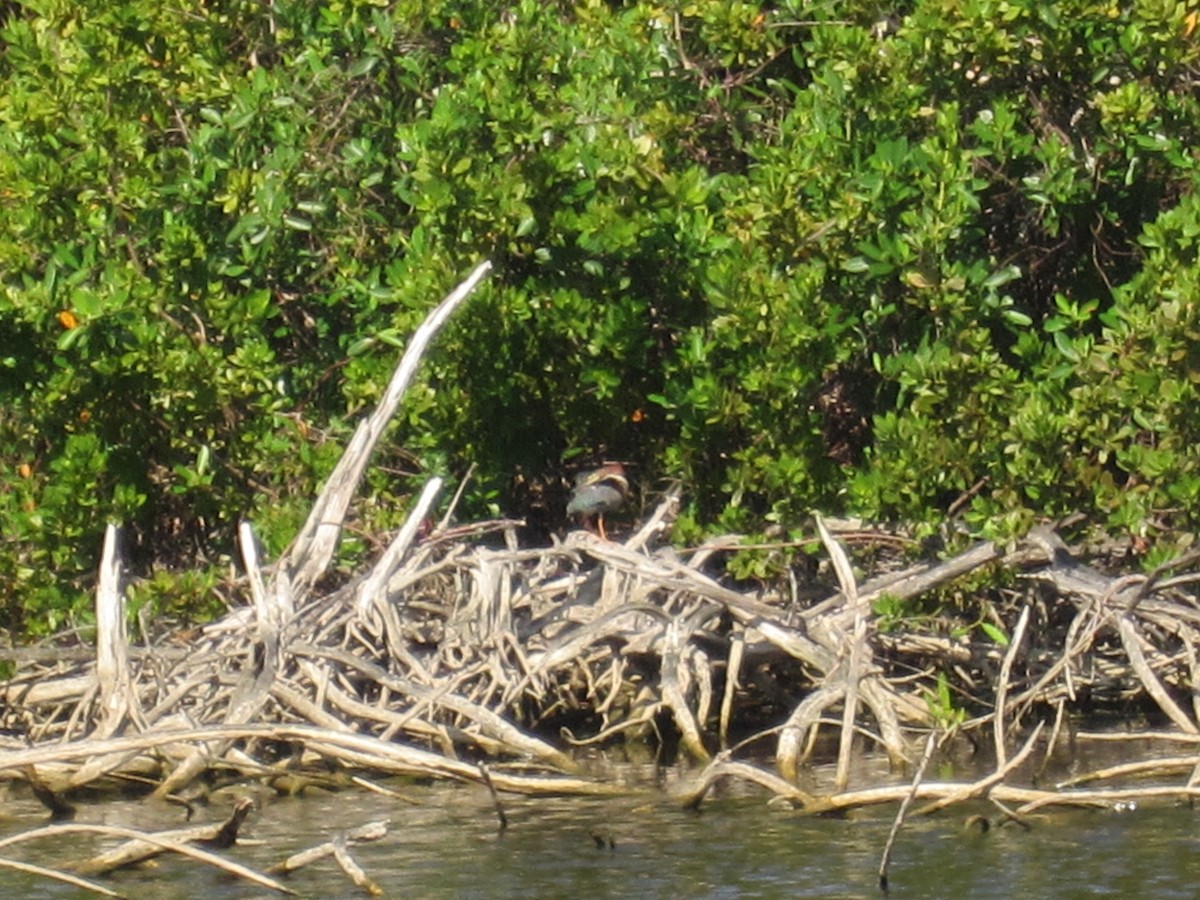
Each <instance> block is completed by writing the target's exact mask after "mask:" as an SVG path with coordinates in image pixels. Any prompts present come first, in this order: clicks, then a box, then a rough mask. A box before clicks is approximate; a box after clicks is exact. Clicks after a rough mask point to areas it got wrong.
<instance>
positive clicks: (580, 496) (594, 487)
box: [567, 463, 629, 540]
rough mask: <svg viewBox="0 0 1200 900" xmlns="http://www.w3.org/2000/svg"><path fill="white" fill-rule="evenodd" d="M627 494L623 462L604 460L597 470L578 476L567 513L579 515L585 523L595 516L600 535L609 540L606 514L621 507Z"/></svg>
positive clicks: (627, 480)
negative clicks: (605, 525) (605, 524)
mask: <svg viewBox="0 0 1200 900" xmlns="http://www.w3.org/2000/svg"><path fill="white" fill-rule="evenodd" d="M628 496H629V479H628V478H626V477H625V467H624V466H623V465H621V464H620V463H605V464H604V465H602V466H601V467H600V468H598V469H594V470H592V471H590V472H580V473H579V474H578V475H576V476H575V487H573V488H572V489H571V497H570V501H569V502H568V503H567V515H568V516H579V517H580V519H581V520H582V521H583V523H584V525H585V526H586V524H587V522H588V520H590V519H591V518H592V517H593V516H595V517H596V527H597V528H598V529H599V531H600V537H601V538H602V539H603V540H608V536H607V535H606V534H605V533H604V514H605V513H610V512H613V511H615V510H618V509H620V508H621V506H622V504H624V502H625V498H626V497H628Z"/></svg>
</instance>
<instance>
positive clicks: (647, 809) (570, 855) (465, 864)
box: [0, 785, 1200, 900]
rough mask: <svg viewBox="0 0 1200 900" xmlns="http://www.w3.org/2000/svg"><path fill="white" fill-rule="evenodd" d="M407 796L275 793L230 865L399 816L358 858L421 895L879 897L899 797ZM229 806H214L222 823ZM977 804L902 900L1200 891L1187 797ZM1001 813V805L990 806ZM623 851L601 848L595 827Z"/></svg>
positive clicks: (142, 812) (945, 827) (172, 821)
mask: <svg viewBox="0 0 1200 900" xmlns="http://www.w3.org/2000/svg"><path fill="white" fill-rule="evenodd" d="M398 789H399V790H401V791H402V792H403V793H404V795H405V797H406V798H407V800H408V801H409V802H400V801H397V800H395V799H391V798H385V797H381V796H378V795H374V794H367V793H360V792H357V791H355V792H346V793H342V794H321V793H317V794H314V795H310V796H306V797H301V798H275V797H273V796H264V797H263V798H262V808H261V809H260V810H259V811H258V812H256V813H252V814H251V817H250V819H249V820H248V822H247V827H246V828H245V829H244V831H243V838H244V839H247V843H245V844H244V845H243V844H239V846H237V847H235V848H233V849H232V850H231V851H228V855H229V857H230V858H232V859H235V860H237V861H238V862H242V863H244V864H246V865H249V866H251V867H254V868H257V869H259V870H262V869H265V868H266V867H267V866H269V865H271V864H272V863H275V862H278V861H279V860H281V859H283V858H284V857H286V856H288V855H290V854H291V853H294V852H296V851H298V850H300V849H303V848H305V847H308V846H311V845H313V844H316V843H320V842H322V841H324V840H327V839H329V837H330V836H331V835H332V834H333V833H335V832H336V831H338V830H342V829H349V828H353V827H355V826H358V825H362V824H364V823H366V822H368V821H372V820H377V819H390V820H391V829H390V832H389V834H388V836H387V837H386V838H385V839H384V840H382V841H380V842H378V843H375V844H361V845H358V846H357V847H355V848H354V849H353V851H352V852H353V854H354V856H355V858H356V859H357V861H358V862H359V864H360V865H362V866H363V867H364V868H365V869H366V871H367V873H368V874H369V875H370V876H371V877H372V878H373V879H374V880H375V881H376V882H377V883H378V884H379V885H380V886H381V887H382V888H383V890H384V893H385V896H395V897H414V898H492V897H497V898H507V897H511V898H560V897H561V898H575V897H588V898H592V897H595V898H604V897H622V898H625V897H655V898H658V897H662V898H676V897H678V898H685V897H686V898H714V900H716V898H752V897H763V898H773V897H789V898H795V897H812V898H880V897H883V896H884V895H882V894H881V893H880V891H879V890H878V885H877V870H878V866H879V857H880V853H881V852H882V849H883V846H884V843H885V841H886V839H887V833H888V830H889V828H890V826H891V821H892V817H893V816H894V814H895V807H894V806H890V805H889V806H883V807H878V808H872V809H869V810H864V811H860V812H858V813H854V814H851V815H849V816H847V817H843V818H821V819H813V818H805V817H802V816H799V815H797V814H796V813H795V812H793V811H790V810H786V809H782V808H778V807H776V806H773V805H771V804H768V803H767V802H766V798H765V797H764V796H762V795H760V794H756V793H744V792H743V793H741V795H740V796H727V797H722V798H718V799H715V800H712V801H710V802H708V803H706V804H705V805H704V807H703V809H702V811H701V812H700V813H692V812H687V811H684V810H681V809H679V808H677V806H676V805H674V804H672V803H670V802H669V801H668V800H667V799H666V798H665V796H664V795H663V794H662V793H660V792H655V791H646V792H644V793H641V794H639V795H638V796H635V797H623V798H619V799H615V800H614V799H604V800H597V799H539V798H528V797H505V798H504V802H505V805H506V810H507V813H508V817H509V827H508V829H507V830H506V831H505V832H504V833H502V834H501V833H499V831H498V827H497V819H496V815H495V811H494V809H493V807H492V805H491V802H490V799H489V798H488V796H487V793H486V791H485V790H484V789H482V788H477V787H472V786H459V785H434V786H416V787H411V786H401V787H399V788H398ZM220 812H221V811H219V810H217V809H213V810H212V812H211V813H209V814H208V815H211V817H213V818H217V817H219V814H220ZM970 812H982V813H984V814H988V813H989V808H988V807H986V806H984V805H980V806H977V807H973V808H972V809H970V810H968V809H965V808H957V809H954V810H951V811H949V812H945V813H942V814H940V815H938V816H936V817H931V818H925V819H920V820H915V821H912V822H910V823H908V824H907V825H906V826H905V828H904V830H903V831H902V832H901V835H900V838H899V840H898V842H897V844H896V847H895V849H894V851H893V860H892V865H891V869H890V882H891V890H890V894H889V895H887V896H888V897H889V898H910V897H912V898H917V897H919V898H941V897H944V898H955V900H958V898H964V897H971V898H983V900H988V898H997V900H1000V898H1004V900H1007V898H1011V897H1022V898H1056V900H1057V898H1074V897H1089V898H1093V897H1132V896H1139V895H1140V896H1144V897H1153V898H1174V897H1180V898H1184V897H1186V898H1193V897H1195V896H1196V893H1197V888H1196V885H1197V884H1200V850H1198V847H1197V836H1198V832H1200V825H1198V822H1197V818H1196V814H1194V813H1193V812H1192V811H1191V810H1189V809H1187V808H1184V807H1176V806H1171V805H1158V806H1150V805H1145V804H1143V805H1141V806H1140V807H1139V808H1137V809H1136V810H1134V811H1131V812H1124V813H1113V812H1100V811H1091V810H1086V811H1081V810H1068V811H1063V810H1057V811H1051V812H1048V813H1046V814H1045V815H1044V816H1040V817H1037V818H1035V819H1034V823H1035V824H1034V827H1033V828H1032V829H1030V830H1024V829H1021V828H1018V827H1015V826H1008V827H1004V828H996V827H993V828H992V829H991V830H990V831H989V832H987V833H985V834H981V833H979V832H978V831H972V830H968V829H964V828H963V822H964V819H965V818H966V816H967V815H968V814H969V813H970ZM3 813H4V816H5V817H4V818H3V820H0V831H2V832H3V834H5V835H7V834H11V833H14V832H18V831H25V830H28V829H31V828H33V827H37V826H39V825H41V824H44V822H45V814H44V812H43V811H42V810H41V808H40V807H39V806H38V805H37V804H36V802H35V801H33V800H32V799H31V798H28V797H27V796H25V795H24V794H23V793H21V792H17V793H16V794H15V797H14V799H12V800H9V801H8V802H7V803H6V804H5V805H4V807H3ZM180 818H181V817H180V813H179V810H178V809H177V808H174V807H166V806H155V805H147V804H144V803H136V802H128V803H126V802H111V801H109V802H104V803H99V804H97V805H95V806H87V805H85V806H81V808H80V811H79V815H78V817H77V821H80V822H103V823H105V824H114V825H115V824H123V825H128V826H131V827H141V828H148V829H153V828H169V827H170V828H173V827H180V826H181V825H182V824H183V823H182V822H181V821H180ZM991 818H992V819H993V821H995V820H996V818H997V817H996V816H995V815H994V813H992V814H991ZM593 834H596V835H599V836H601V837H602V838H603V839H604V840H606V841H607V840H608V839H611V840H612V842H613V844H614V846H613V847H612V848H609V847H608V846H607V845H605V846H604V847H597V845H596V842H595V840H593V837H592V835H593ZM101 846H104V847H107V846H111V842H110V841H107V840H104V841H101V840H100V839H97V838H93V837H91V836H78V835H76V836H72V837H69V838H60V839H58V841H57V843H51V842H46V841H42V842H39V843H38V844H36V845H31V844H26V845H21V846H19V847H15V848H7V849H6V850H3V851H0V855H8V856H10V857H13V858H19V859H25V860H28V861H32V862H40V863H43V864H47V865H55V864H62V863H63V861H64V860H65V859H68V858H70V859H78V858H81V857H83V856H86V855H87V854H88V853H89V852H92V851H94V850H95V849H98V848H100V847H101ZM0 879H2V881H0V883H2V884H3V885H4V891H3V894H4V896H12V897H27V898H52V900H61V898H68V897H69V898H74V897H79V896H84V894H82V893H81V892H79V891H78V890H77V889H74V888H70V887H66V886H62V885H57V884H54V883H52V882H48V881H45V880H41V879H35V878H31V877H30V876H27V875H24V874H21V873H5V874H4V875H2V876H0ZM102 881H103V883H105V884H107V885H108V886H109V887H111V888H112V889H114V890H117V891H119V892H121V893H123V894H125V895H126V896H131V897H141V898H176V897H178V898H191V897H197V896H204V897H206V898H251V897H264V896H273V895H271V894H270V893H269V892H266V891H263V890H262V889H259V888H256V887H252V886H249V885H247V884H245V883H244V882H239V881H234V880H232V879H231V878H230V877H229V876H227V875H224V874H222V873H219V872H217V871H216V870H214V869H211V868H208V867H204V866H201V865H200V864H196V863H192V862H188V861H183V860H179V859H176V858H172V857H160V859H159V860H158V861H156V863H155V864H154V865H153V866H152V867H146V868H142V869H138V870H134V871H126V872H120V873H117V874H115V875H114V876H112V877H111V878H109V879H107V880H102ZM287 883H288V884H289V885H290V886H291V887H292V888H293V889H295V890H297V891H298V892H299V893H300V895H301V896H305V897H347V896H361V894H360V893H359V892H358V891H356V889H355V888H353V887H352V886H351V885H350V883H349V881H347V880H346V879H345V877H344V876H343V875H342V874H341V872H340V871H339V870H338V869H337V867H336V865H335V864H334V863H333V861H332V860H326V861H323V862H321V863H318V864H317V865H315V866H313V867H310V868H307V869H303V870H301V871H299V872H298V873H295V874H294V875H292V876H291V877H290V878H289V879H287Z"/></svg>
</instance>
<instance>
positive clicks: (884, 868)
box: [879, 732, 937, 893]
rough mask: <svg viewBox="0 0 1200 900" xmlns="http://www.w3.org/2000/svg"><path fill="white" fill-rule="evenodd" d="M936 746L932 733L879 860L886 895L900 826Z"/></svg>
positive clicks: (880, 884) (880, 885)
mask: <svg viewBox="0 0 1200 900" xmlns="http://www.w3.org/2000/svg"><path fill="white" fill-rule="evenodd" d="M936 746H937V734H936V733H935V732H930V733H929V737H927V738H926V739H925V752H924V753H922V754H921V762H920V763H918V764H917V771H916V774H915V775H913V780H912V787H911V788H910V789H909V791H908V793H907V794H905V795H904V799H903V800H901V801H900V808H899V809H898V810H896V819H895V821H893V822H892V830H891V831H889V832H888V837H887V843H885V844H884V845H883V856H882V857H881V858H880V860H879V889H880V890H881V891H884V892H885V893H886V892H887V889H888V866H889V865H890V864H891V861H892V848H893V847H894V846H895V845H896V835H898V834H899V833H900V826H902V825H903V824H904V817H905V815H906V814H907V813H908V807H909V806H910V805H911V804H912V802H913V798H914V797H916V795H917V789H918V788H919V787H920V786H921V779H922V778H924V777H925V767H926V766H928V765H929V760H930V759H931V758H932V757H933V748H934V747H936Z"/></svg>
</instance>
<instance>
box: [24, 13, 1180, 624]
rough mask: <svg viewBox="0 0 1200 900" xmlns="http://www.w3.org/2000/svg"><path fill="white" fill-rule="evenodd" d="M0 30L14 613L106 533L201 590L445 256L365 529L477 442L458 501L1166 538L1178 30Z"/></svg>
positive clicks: (334, 22) (321, 435)
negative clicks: (530, 492) (493, 269)
mask: <svg viewBox="0 0 1200 900" xmlns="http://www.w3.org/2000/svg"><path fill="white" fill-rule="evenodd" d="M0 19H2V25H3V28H2V31H0V78H2V87H0V91H2V93H0V341H2V342H3V343H2V346H0V465H2V468H0V522H2V528H3V541H4V545H3V548H2V550H0V597H3V598H4V603H5V604H6V607H5V609H6V611H7V612H6V616H5V618H6V619H7V621H8V622H9V623H10V624H17V623H22V624H33V625H36V626H37V627H53V626H55V625H57V624H59V623H60V622H61V621H63V620H64V617H65V616H66V615H68V614H69V613H70V612H71V611H72V609H73V607H74V606H76V605H77V604H79V603H80V602H81V600H82V597H83V592H84V590H85V589H86V588H87V585H88V579H89V578H90V574H91V573H92V572H93V571H94V568H95V563H96V558H97V555H98V545H99V536H100V532H101V530H102V528H103V524H104V522H105V521H106V520H108V519H110V518H111V519H116V520H119V521H122V522H126V523H129V525H130V526H131V530H132V533H133V535H134V538H135V544H136V546H135V548H134V554H135V559H134V561H135V563H136V565H137V566H138V567H139V568H140V569H141V570H142V571H144V572H148V571H151V570H155V569H158V570H169V569H171V568H173V567H175V568H181V569H183V568H186V569H192V570H199V569H202V568H203V566H202V565H201V564H202V563H203V562H205V561H207V562H210V563H212V564H213V566H214V571H217V570H219V567H220V565H221V563H222V560H223V559H226V558H227V556H228V554H229V553H230V550H231V546H232V540H233V532H234V525H235V523H236V520H237V519H238V518H240V517H242V516H249V517H251V518H253V519H254V520H255V522H256V524H257V526H258V528H259V529H260V530H261V531H262V532H263V534H264V535H265V537H266V540H267V542H268V544H269V546H270V548H271V549H273V550H278V549H279V548H280V547H282V546H283V544H285V543H286V541H287V540H288V539H289V537H290V536H291V534H292V533H293V531H294V529H295V528H296V526H297V525H298V523H299V522H300V521H301V519H302V516H303V514H304V512H305V511H306V509H307V507H308V504H309V502H310V499H311V497H312V495H313V493H314V491H315V489H316V486H317V485H318V484H319V482H320V479H321V477H322V476H323V475H324V474H326V473H327V472H328V470H329V468H330V467H331V465H332V462H333V460H334V459H336V455H337V453H338V451H339V448H340V446H341V445H342V443H343V442H344V439H345V437H346V435H347V434H348V431H349V428H350V427H351V426H352V425H353V422H354V420H355V418H356V417H357V416H358V415H360V414H361V412H362V411H363V409H364V408H366V407H367V406H368V405H369V404H370V403H371V402H372V400H373V399H374V398H375V397H376V396H377V394H378V393H379V391H380V390H381V388H382V386H383V384H384V383H385V381H386V378H387V375H388V373H389V372H390V369H391V367H392V366H393V365H394V362H395V360H396V358H397V355H398V352H399V351H398V350H397V349H396V348H397V347H398V346H402V345H403V341H404V339H405V337H406V335H407V334H408V332H409V331H411V329H412V328H413V327H414V326H415V324H416V323H418V322H419V321H420V319H421V318H422V316H423V315H424V313H425V312H426V311H427V310H428V308H429V307H430V306H431V305H432V304H433V303H434V302H436V300H437V299H439V298H440V297H441V296H442V294H443V293H444V292H445V291H446V290H447V289H448V288H450V287H451V286H452V285H453V284H454V283H455V282H456V281H457V279H458V278H459V277H461V276H462V275H464V274H465V273H466V272H467V271H468V269H469V268H470V267H471V265H472V264H473V263H475V262H477V261H478V260H479V259H481V258H484V257H488V258H492V259H493V260H494V261H495V262H496V263H497V266H498V271H497V273H496V275H494V276H493V278H492V280H491V281H490V282H489V284H488V285H487V286H486V287H485V288H484V289H483V290H482V291H481V292H480V294H479V295H478V296H477V297H475V298H473V299H472V301H471V302H470V304H469V305H468V307H467V308H466V309H465V311H464V312H463V313H462V314H461V315H460V317H459V318H458V319H457V320H456V321H455V322H454V323H453V324H452V326H451V327H450V329H449V330H448V331H447V332H446V333H445V334H443V335H442V336H441V337H440V338H439V340H438V346H437V350H436V352H435V353H434V355H433V356H432V357H430V358H429V359H427V360H426V362H425V364H424V369H423V379H422V382H421V385H420V387H419V388H418V389H416V390H415V391H414V392H413V394H412V395H411V396H410V397H409V398H408V401H407V403H406V407H405V414H404V416H403V421H402V422H401V423H400V424H399V426H398V427H397V429H396V432H395V435H394V440H393V442H392V446H391V448H390V449H389V450H388V452H387V453H386V454H385V455H384V457H383V458H381V459H379V460H378V465H377V466H376V467H375V468H374V469H373V470H372V473H371V476H370V480H371V483H370V485H369V486H368V490H367V494H368V497H367V500H366V501H365V502H364V503H363V504H362V507H361V509H360V515H361V517H362V518H361V521H360V522H359V525H360V526H361V531H363V532H368V533H369V532H371V531H374V530H378V529H379V528H382V527H384V526H386V525H388V524H389V523H391V522H394V521H395V520H396V517H397V516H398V515H400V514H401V513H402V511H403V502H402V501H403V498H404V497H405V496H406V495H407V492H408V491H409V490H410V489H411V483H410V479H409V476H411V475H413V474H419V473H424V472H431V471H433V472H439V473H445V474H450V475H457V474H461V473H462V472H463V471H464V470H465V469H466V467H467V465H468V464H469V463H477V464H478V465H479V474H478V478H477V480H476V481H475V482H474V484H475V487H474V488H473V492H472V494H471V495H470V497H469V504H470V505H469V507H468V508H467V509H466V510H465V511H464V514H477V513H480V512H484V511H486V510H487V509H489V508H500V507H502V506H504V505H505V504H506V503H507V502H509V498H507V497H506V489H507V486H508V484H509V482H510V479H511V478H512V476H513V474H514V473H515V472H516V471H518V470H520V471H523V472H525V473H527V474H529V475H534V474H536V473H545V472H557V471H559V470H560V467H561V466H563V465H564V464H569V463H570V462H571V461H572V460H573V459H577V460H583V459H587V458H591V459H595V458H600V457H602V456H608V457H609V458H619V459H624V460H627V461H629V462H631V463H633V464H634V470H635V472H636V473H637V475H638V476H639V477H640V478H641V480H642V482H643V484H644V485H645V486H647V487H653V485H654V484H655V483H656V482H657V480H658V479H660V478H663V477H674V478H680V479H682V480H683V481H684V483H685V484H686V485H687V487H688V498H689V506H688V509H687V510H686V512H685V516H684V518H683V520H682V521H681V523H680V528H681V531H682V533H683V535H684V536H686V537H695V536H696V535H698V534H700V533H703V532H704V531H706V530H711V529H739V530H749V531H761V530H763V529H765V528H768V527H775V528H781V529H783V530H784V531H790V530H793V529H795V528H798V527H799V526H800V525H801V524H802V522H803V518H804V516H805V515H806V513H807V511H808V510H810V509H812V508H814V507H817V508H821V509H824V510H827V511H840V512H851V513H857V514H862V515H865V516H870V517H878V518H902V519H905V520H909V521H916V522H925V523H933V522H938V521H940V520H942V519H944V518H945V516H946V514H947V512H948V510H951V509H952V510H953V511H954V512H955V513H956V514H959V515H961V516H962V518H963V520H964V521H965V523H966V525H967V526H968V527H969V528H970V529H972V530H974V531H976V532H981V533H985V534H991V535H998V536H1003V535H1006V534H1011V533H1014V532H1016V531H1017V530H1019V529H1020V528H1022V527H1023V526H1024V525H1025V524H1027V523H1028V522H1030V521H1032V520H1033V518H1034V517H1035V516H1039V515H1060V514H1064V513H1067V512H1071V511H1080V512H1083V513H1085V514H1086V515H1087V516H1088V517H1089V518H1090V519H1091V520H1092V521H1094V522H1097V523H1099V524H1102V525H1105V526H1107V527H1110V528H1113V529H1123V530H1127V531H1129V532H1132V533H1134V534H1137V535H1139V536H1145V537H1147V538H1148V539H1149V540H1150V541H1151V542H1152V543H1153V542H1155V541H1158V540H1159V539H1160V538H1162V537H1163V536H1170V539H1171V540H1175V539H1176V537H1177V535H1178V534H1179V533H1181V532H1183V531H1186V530H1187V529H1190V528H1193V527H1194V525H1195V523H1196V518H1197V509H1198V508H1200V507H1198V506H1197V503H1196V500H1197V496H1198V494H1200V455H1198V454H1197V451H1196V449H1195V447H1196V444H1197V440H1198V438H1200V425H1198V421H1200V420H1198V419H1197V417H1196V415H1195V414H1194V412H1195V410H1196V409H1197V408H1198V404H1197V399H1198V398H1197V381H1198V379H1200V367H1198V366H1197V352H1198V351H1197V347H1198V346H1200V345H1198V343H1197V330H1198V328H1200V322H1198V316H1197V302H1198V300H1200V263H1198V262H1197V259H1198V257H1200V252H1198V245H1200V200H1198V199H1197V195H1196V192H1195V187H1196V181H1197V173H1196V168H1197V166H1196V163H1197V160H1196V152H1195V150H1194V148H1195V147H1197V146H1200V139H1198V138H1200V135H1198V134H1197V131H1198V129H1200V109H1198V108H1197V106H1198V102H1197V93H1198V92H1197V90H1196V86H1197V80H1198V79H1200V49H1198V48H1200V35H1198V34H1197V33H1196V32H1195V26H1196V17H1195V12H1194V11H1189V9H1188V8H1187V5H1186V4H1183V3H1175V2H1170V0H1140V2H1127V3H1122V4H1118V3H1115V2H1104V0H1064V2H1051V3H1043V2H1034V0H966V2H955V3H949V2H945V0H914V2H912V3H909V4H902V5H901V6H900V7H895V6H887V5H877V4H874V3H870V2H864V0H847V2H842V3H821V2H818V3H808V4H805V3H799V2H796V3H788V2H783V3H779V4H776V5H762V6H760V5H757V4H752V3H744V2H734V0H712V2H692V3H686V2H685V3H682V4H661V3H659V4H656V3H651V2H629V3H624V4H622V3H618V2H598V0H580V2H577V3H570V2H543V0H512V2H492V0H479V2H454V0H431V2H426V3H420V4H417V3H403V2H402V3H397V4H388V3H383V2H360V0H332V2H328V3H322V4H314V3H301V2H294V0H279V2H276V3H273V4H262V3H259V2H256V0H209V2H205V3H197V4H186V5H184V6H178V5H174V6H173V5H170V4H168V5H163V4H161V3H158V2H151V0H131V2H128V3H121V4H115V3H111V2H109V0H70V2H68V0H31V2H28V3H13V2H8V3H4V4H0ZM358 549H360V548H357V547H356V546H354V545H353V543H351V544H349V545H348V546H347V548H346V552H347V553H348V554H353V553H355V552H356V551H357V550H358ZM158 583H159V584H160V586H164V585H166V584H169V583H171V579H169V578H168V579H166V581H163V579H162V577H161V575H160V577H159V582H158ZM180 583H184V582H183V581H181V582H180ZM205 584H206V582H205V581H204V579H203V578H201V579H199V581H197V580H196V578H195V577H192V578H191V579H189V580H186V585H187V586H185V587H183V588H180V590H181V591H184V592H188V593H197V594H202V593H203V590H204V585H205ZM166 593H168V594H169V591H168V592H166Z"/></svg>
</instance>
